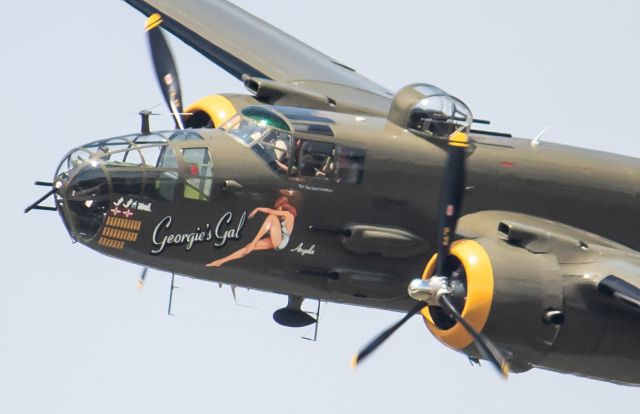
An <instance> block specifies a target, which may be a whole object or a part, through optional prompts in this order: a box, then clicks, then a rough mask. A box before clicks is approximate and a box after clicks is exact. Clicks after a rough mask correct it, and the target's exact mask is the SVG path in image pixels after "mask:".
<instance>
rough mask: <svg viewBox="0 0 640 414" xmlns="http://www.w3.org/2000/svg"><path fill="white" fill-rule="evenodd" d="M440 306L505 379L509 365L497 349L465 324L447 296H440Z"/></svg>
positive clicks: (467, 323)
mask: <svg viewBox="0 0 640 414" xmlns="http://www.w3.org/2000/svg"><path fill="white" fill-rule="evenodd" d="M440 304H441V305H442V307H444V308H445V309H446V310H447V311H449V313H450V314H451V316H453V317H454V318H455V319H456V321H458V322H459V323H460V324H461V325H462V326H463V327H464V329H466V330H467V332H469V334H470V335H471V336H472V337H473V339H474V340H475V344H476V346H477V347H478V351H480V354H482V357H483V358H484V359H486V360H487V361H489V362H490V363H491V364H492V365H493V366H494V367H495V368H496V369H497V370H498V373H500V375H501V376H502V377H503V378H504V379H506V378H507V377H508V376H509V364H508V362H507V360H506V359H505V357H504V356H502V353H500V351H499V350H498V348H496V346H495V345H493V343H492V342H491V341H490V340H489V338H487V337H486V336H484V335H482V334H481V333H480V332H478V331H476V330H475V329H474V328H473V326H471V324H470V323H469V322H467V320H466V319H464V318H463V317H462V315H460V312H458V310H457V309H456V308H455V306H453V303H451V300H449V298H448V297H447V295H442V296H441V297H440Z"/></svg>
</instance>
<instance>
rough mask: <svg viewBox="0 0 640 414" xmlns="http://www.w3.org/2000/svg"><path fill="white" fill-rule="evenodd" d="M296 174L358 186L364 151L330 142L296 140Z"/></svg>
mask: <svg viewBox="0 0 640 414" xmlns="http://www.w3.org/2000/svg"><path fill="white" fill-rule="evenodd" d="M296 148H297V174H298V175H300V176H302V177H314V178H318V179H322V180H327V181H333V182H336V183H342V184H360V183H361V182H362V179H363V176H364V159H365V151H364V150H363V149H359V148H352V147H347V146H344V145H334V144H332V143H330V142H319V141H308V140H300V139H298V140H296Z"/></svg>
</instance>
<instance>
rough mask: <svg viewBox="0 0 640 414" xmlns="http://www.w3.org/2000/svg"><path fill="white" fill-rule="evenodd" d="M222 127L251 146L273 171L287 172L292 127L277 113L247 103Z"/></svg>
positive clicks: (285, 173)
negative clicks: (247, 105) (248, 105)
mask: <svg viewBox="0 0 640 414" xmlns="http://www.w3.org/2000/svg"><path fill="white" fill-rule="evenodd" d="M220 128H221V129H222V130H224V131H226V132H227V133H228V134H229V135H231V136H232V137H234V138H235V139H236V140H238V141H239V142H240V143H242V144H244V145H246V146H247V147H249V148H251V149H252V150H253V152H254V153H256V154H257V155H258V156H259V157H260V158H261V159H262V160H263V161H264V162H265V163H266V164H267V165H268V166H269V167H270V168H271V169H272V170H273V171H274V172H276V173H277V174H282V175H287V174H288V172H289V162H290V158H291V156H290V154H291V142H292V137H291V128H290V127H289V125H288V124H287V122H286V121H285V120H284V119H282V118H281V117H280V116H279V115H278V114H277V113H275V112H273V111H271V110H269V109H266V108H263V107H248V108H245V109H244V110H243V111H242V113H241V114H238V115H236V116H235V117H233V118H231V119H230V120H229V121H227V122H226V123H224V124H223V125H222V126H221V127H220Z"/></svg>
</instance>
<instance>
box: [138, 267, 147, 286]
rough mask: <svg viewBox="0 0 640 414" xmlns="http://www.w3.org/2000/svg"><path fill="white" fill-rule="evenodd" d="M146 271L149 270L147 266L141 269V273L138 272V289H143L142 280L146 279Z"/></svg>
mask: <svg viewBox="0 0 640 414" xmlns="http://www.w3.org/2000/svg"><path fill="white" fill-rule="evenodd" d="M148 271H149V268H147V267H145V268H144V269H142V273H141V274H140V277H139V278H138V288H139V289H143V288H144V282H145V280H146V279H147V272H148Z"/></svg>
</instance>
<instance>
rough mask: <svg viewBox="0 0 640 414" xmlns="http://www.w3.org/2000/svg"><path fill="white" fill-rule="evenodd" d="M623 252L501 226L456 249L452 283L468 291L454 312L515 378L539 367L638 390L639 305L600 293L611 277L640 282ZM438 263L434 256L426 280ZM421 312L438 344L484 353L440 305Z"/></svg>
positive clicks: (638, 264)
mask: <svg viewBox="0 0 640 414" xmlns="http://www.w3.org/2000/svg"><path fill="white" fill-rule="evenodd" d="M548 223H549V222H547V225H549V224H548ZM494 234H495V233H494ZM592 237H593V235H592ZM590 241H591V240H590ZM622 249H623V248H622V247H621V246H620V248H616V247H612V246H609V245H601V244H600V245H595V244H588V243H586V242H585V241H584V239H583V240H581V239H579V238H574V237H570V236H568V235H567V234H566V232H565V233H561V232H558V233H553V232H549V231H548V229H545V231H541V230H540V229H536V228H535V227H532V226H528V225H520V224H518V223H500V225H499V227H498V233H497V234H495V236H493V237H486V236H485V237H480V238H477V239H474V240H460V241H457V242H455V243H454V244H453V245H452V248H451V254H450V256H451V259H450V260H449V262H450V263H451V266H450V267H449V269H448V271H449V272H451V271H454V272H457V273H458V274H457V275H455V278H453V279H452V280H458V282H459V283H460V284H461V285H462V288H463V289H464V292H463V294H459V295H458V296H459V297H461V298H463V299H460V300H459V301H458V303H457V305H456V306H457V307H458V309H459V310H461V313H462V316H463V317H465V319H466V320H467V321H469V322H470V323H471V325H472V326H473V327H474V328H475V329H476V330H477V331H479V332H482V333H483V334H484V335H486V336H487V337H488V338H490V339H491V341H492V342H493V343H494V344H495V345H496V346H497V347H498V348H499V349H500V350H501V351H502V353H503V354H504V355H505V357H507V359H508V360H509V365H510V370H511V371H512V372H523V371H526V370H528V369H530V368H532V367H540V368H546V369H551V370H555V371H562V372H569V373H574V374H577V375H581V376H587V377H591V378H596V379H605V380H608V381H614V382H621V383H633V384H638V383H640V349H639V348H638V346H637V339H636V338H635V337H634V335H629V332H637V331H638V329H640V313H639V312H638V311H639V309H638V307H640V304H639V305H638V307H637V308H634V307H633V306H629V304H625V303H624V301H616V300H615V298H614V299H612V296H611V295H609V296H607V295H606V294H603V293H602V290H601V289H600V290H599V285H600V283H601V282H602V280H603V279H604V278H606V277H607V276H608V275H616V277H618V278H621V279H623V280H625V281H626V282H628V283H631V284H633V285H635V286H640V257H638V255H637V254H636V253H635V252H632V251H629V250H622ZM434 266H435V257H434V258H432V259H431V260H430V261H429V263H428V264H427V266H426V268H425V271H424V274H423V279H426V278H429V277H431V275H432V273H433V271H434ZM456 267H457V269H456ZM422 315H423V317H424V320H425V323H426V325H427V327H428V329H429V331H430V332H431V333H432V334H433V335H434V336H435V337H436V338H437V339H438V340H439V341H440V342H442V343H443V344H445V345H446V346H448V347H450V348H452V349H454V350H458V351H460V352H462V353H464V354H467V355H468V356H470V357H473V358H478V357H479V353H478V351H477V350H476V347H475V345H474V342H473V338H472V337H471V335H469V334H468V332H467V331H466V330H464V328H463V327H462V326H461V325H460V324H455V323H450V321H449V320H448V319H447V318H444V317H443V316H442V310H440V308H438V307H429V308H425V309H423V311H422Z"/></svg>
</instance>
